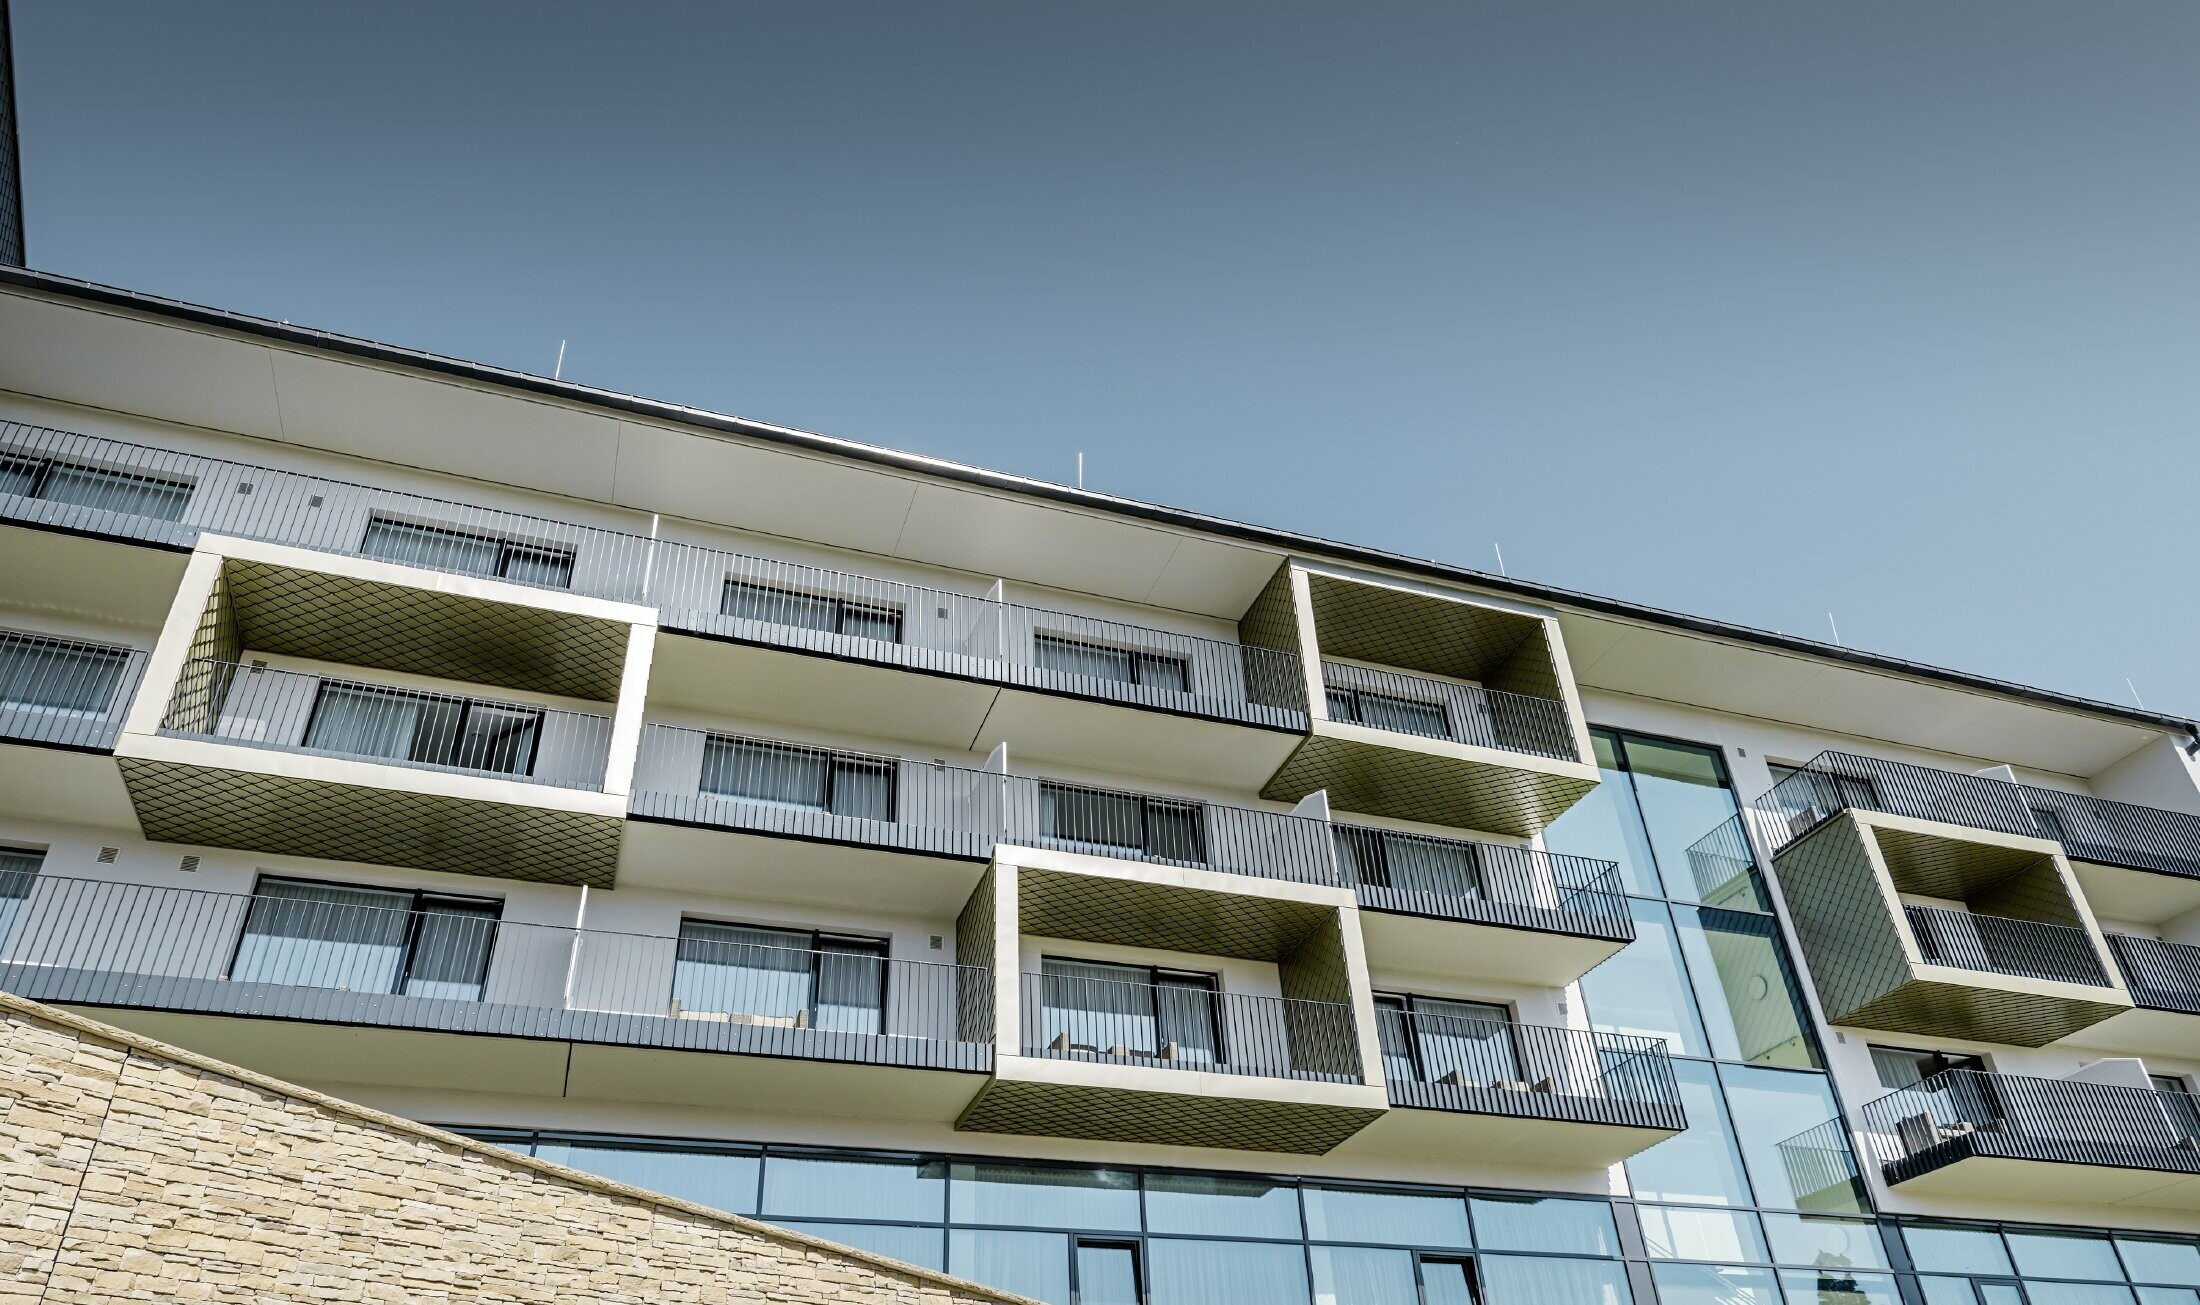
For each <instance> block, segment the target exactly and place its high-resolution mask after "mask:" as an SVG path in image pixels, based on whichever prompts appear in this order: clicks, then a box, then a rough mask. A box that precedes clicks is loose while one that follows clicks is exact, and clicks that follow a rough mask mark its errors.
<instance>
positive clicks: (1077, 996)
mask: <svg viewBox="0 0 2200 1305" xmlns="http://www.w3.org/2000/svg"><path fill="white" fill-rule="evenodd" d="M1039 974H1040V988H1041V992H1042V997H1041V1002H1042V1006H1043V1009H1042V1011H1041V1013H1040V1020H1041V1023H1040V1027H1039V1035H1040V1036H1039V1042H1040V1045H1041V1046H1042V1047H1044V1048H1047V1049H1050V1050H1053V1051H1057V1052H1080V1053H1083V1054H1086V1055H1108V1056H1125V1055H1130V1056H1155V1057H1159V1058H1160V1059H1163V1060H1179V1061H1188V1062H1191V1063H1194V1064H1201V1063H1204V1064H1216V1063H1221V1062H1222V1061H1224V1060H1225V1059H1226V1057H1225V1055H1224V1048H1223V1046H1222V1041H1221V1036H1220V1033H1221V1020H1220V1018H1219V1015H1220V1012H1219V1011H1218V1010H1217V1009H1216V1005H1217V1001H1218V996H1219V993H1218V985H1217V983H1216V981H1215V976H1214V975H1212V974H1198V973H1193V972H1191V971H1187V970H1164V969H1157V968H1154V967H1151V966H1143V965H1114V964H1108V963H1104V962H1100V961H1076V960H1068V959H1065V958H1062V957H1056V956H1043V957H1041V958H1040V960H1039Z"/></svg>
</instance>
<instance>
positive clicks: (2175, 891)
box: [2070, 856, 2200, 925]
mask: <svg viewBox="0 0 2200 1305" xmlns="http://www.w3.org/2000/svg"><path fill="white" fill-rule="evenodd" d="M2070 869H2071V872H2072V873H2073V874H2075V875H2076V876H2077V877H2078V886H2079V887H2080V888H2081V889H2083V890H2084V891H2085V900H2086V904H2087V905H2089V906H2091V907H2092V908H2093V914H2094V915H2095V916H2096V917H2098V918H2100V919H2103V920H2130V921H2132V922H2134V923H2136V924H2157V925H2158V924H2162V923H2164V922H2166V921H2169V920H2172V919H2175V918H2176V917H2178V916H2180V915H2183V914H2185V913H2186V912H2188V911H2195V910H2200V875H2195V876H2191V877H2188V876H2185V875H2181V874H2165V873H2163V872H2161V871H2158V870H2133V869H2127V868H2125V867H2122V866H2113V865H2103V864H2101V863H2100V862H2098V861H2081V860H2078V859H2077V858H2076V857H2075V856H2073V857H2072V858H2071V861H2070Z"/></svg>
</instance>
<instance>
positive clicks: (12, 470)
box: [0, 454, 44, 498]
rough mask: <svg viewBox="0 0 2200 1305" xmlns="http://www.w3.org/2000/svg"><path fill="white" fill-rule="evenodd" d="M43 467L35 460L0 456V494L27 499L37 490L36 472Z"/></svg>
mask: <svg viewBox="0 0 2200 1305" xmlns="http://www.w3.org/2000/svg"><path fill="white" fill-rule="evenodd" d="M43 465H44V464H43V463H41V462H39V461H38V460H37V459H36V458H20V457H12V456H8V455H4V454H0V494H14V495H16V496H17V497H19V498H29V497H30V496H31V493H32V491H34V490H36V489H37V488H38V471H39V468H40V467H41V466H43Z"/></svg>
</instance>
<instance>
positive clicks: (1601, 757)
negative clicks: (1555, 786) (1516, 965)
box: [1543, 730, 1711, 897]
mask: <svg viewBox="0 0 2200 1305" xmlns="http://www.w3.org/2000/svg"><path fill="white" fill-rule="evenodd" d="M1589 741H1590V743H1591V744H1592V745H1594V747H1595V748H1596V754H1597V770H1598V772H1599V774H1600V775H1601V776H1602V778H1603V781H1604V782H1603V783H1601V784H1598V785H1597V786H1596V787H1595V788H1594V789H1592V790H1590V792H1589V793H1588V795H1587V796H1585V797H1583V798H1582V799H1581V800H1580V801H1579V802H1576V803H1574V805H1573V806H1571V807H1569V808H1567V810H1566V814H1564V815H1562V816H1560V817H1559V818H1558V819H1556V820H1554V821H1552V822H1551V824H1550V826H1549V827H1548V828H1546V829H1545V830H1544V831H1543V845H1544V846H1545V847H1547V848H1549V849H1550V850H1551V851H1553V852H1566V853H1570V854H1572V855H1574V856H1589V857H1595V858H1597V859H1598V860H1600V861H1617V862H1619V873H1620V880H1621V882H1622V883H1624V884H1625V885H1626V886H1627V891H1628V892H1630V893H1641V894H1644V895H1645V896H1649V897H1663V896H1664V895H1665V890H1664V888H1663V886H1662V885H1660V884H1659V882H1658V867H1657V862H1656V861H1654V860H1652V859H1651V855H1650V835H1649V833H1648V832H1647V831H1646V830H1645V829H1644V828H1643V824H1642V810H1641V808H1640V807H1638V806H1637V805H1636V804H1635V790H1634V785H1633V784H1632V783H1631V782H1630V781H1629V780H1628V778H1627V772H1626V771H1625V770H1623V769H1622V768H1621V767H1622V765H1623V764H1624V763H1623V762H1622V761H1621V757H1620V749H1621V744H1620V741H1619V736H1618V735H1616V734H1614V733H1613V732H1612V731H1610V730H1591V731H1589ZM1704 828H1705V829H1709V828H1711V826H1709V825H1705V826H1704Z"/></svg>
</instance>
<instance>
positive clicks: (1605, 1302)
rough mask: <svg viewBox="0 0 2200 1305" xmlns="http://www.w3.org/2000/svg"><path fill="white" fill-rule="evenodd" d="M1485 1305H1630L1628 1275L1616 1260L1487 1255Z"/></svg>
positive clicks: (1482, 1261) (1484, 1262) (1483, 1264)
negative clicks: (1561, 1303)
mask: <svg viewBox="0 0 2200 1305" xmlns="http://www.w3.org/2000/svg"><path fill="white" fill-rule="evenodd" d="M1478 1263H1479V1265H1480V1267H1481V1270H1482V1299H1483V1302H1484V1305H1552V1302H1554V1301H1564V1302H1566V1305H1630V1302H1632V1301H1633V1300H1634V1294H1633V1293H1632V1292H1630V1291H1628V1289H1627V1274H1626V1272H1625V1271H1624V1270H1622V1269H1621V1268H1620V1266H1619V1264H1618V1263H1617V1262H1616V1261H1613V1260H1563V1259H1559V1258H1557V1257H1555V1256H1535V1257H1532V1258H1531V1257H1528V1256H1520V1255H1485V1256H1482V1257H1481V1259H1480V1260H1479V1261H1478Z"/></svg>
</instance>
